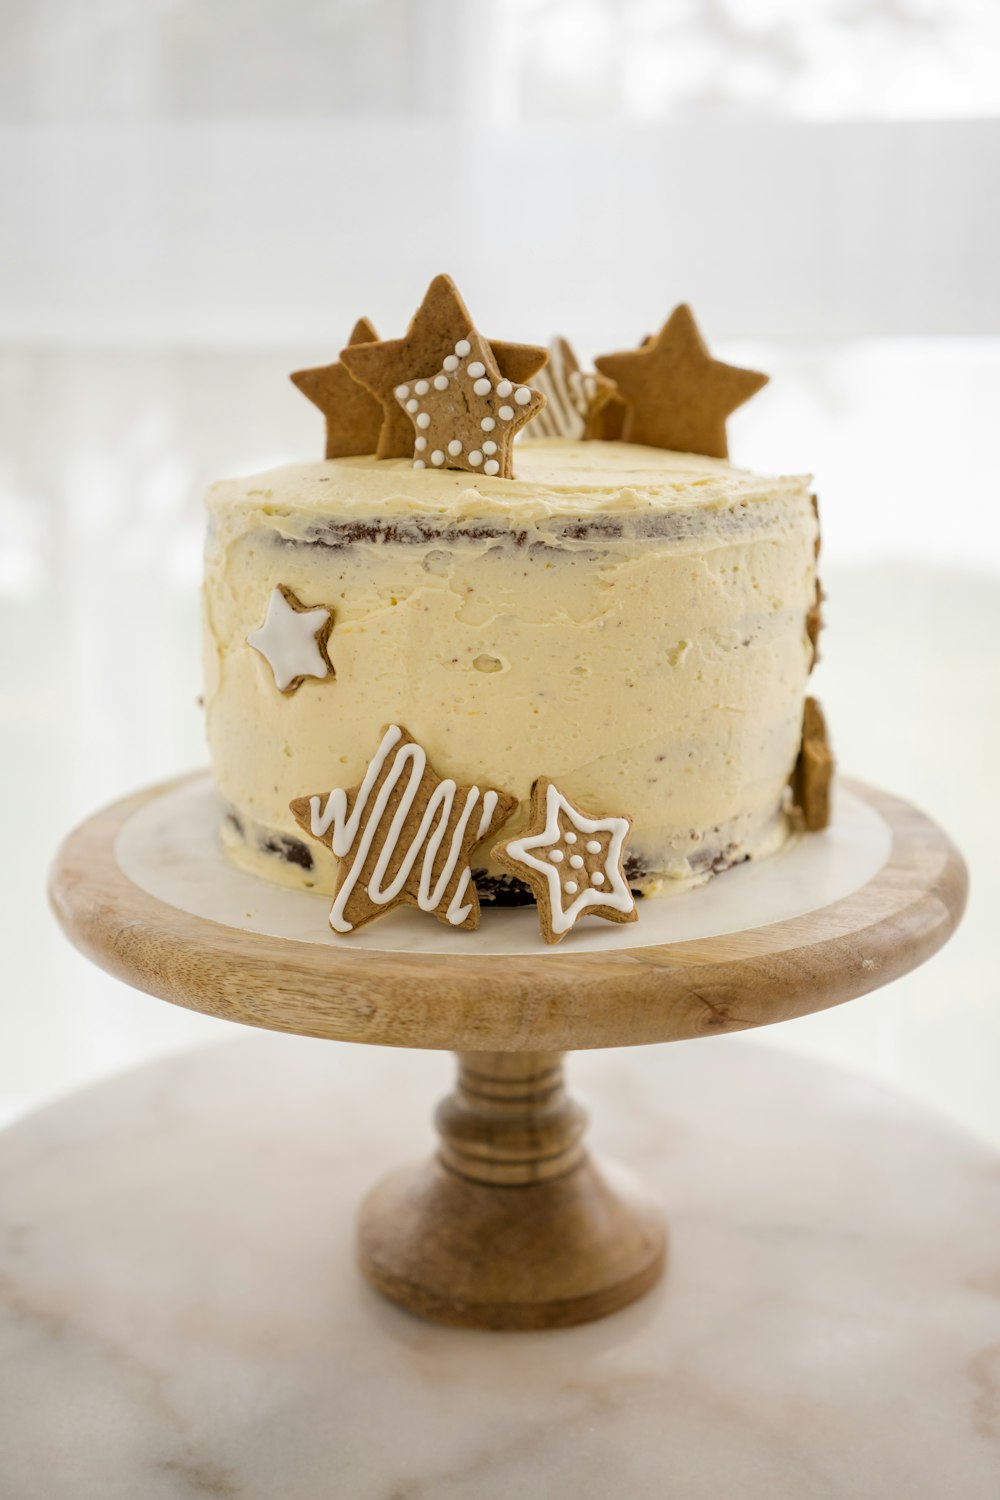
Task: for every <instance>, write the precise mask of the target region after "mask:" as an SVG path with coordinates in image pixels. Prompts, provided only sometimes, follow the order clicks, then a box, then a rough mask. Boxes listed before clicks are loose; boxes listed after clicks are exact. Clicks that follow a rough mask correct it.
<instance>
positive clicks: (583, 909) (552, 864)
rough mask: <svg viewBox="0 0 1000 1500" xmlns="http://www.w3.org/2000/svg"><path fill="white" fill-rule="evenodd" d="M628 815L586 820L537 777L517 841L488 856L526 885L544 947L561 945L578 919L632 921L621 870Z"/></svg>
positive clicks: (631, 899)
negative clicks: (527, 819) (524, 828)
mask: <svg viewBox="0 0 1000 1500" xmlns="http://www.w3.org/2000/svg"><path fill="white" fill-rule="evenodd" d="M631 827H632V819H631V818H629V817H624V816H619V817H596V818H594V817H589V816H588V815H587V814H586V813H584V812H581V810H580V808H578V807H576V806H574V804H573V803H572V802H570V801H569V799H568V798H566V797H564V796H563V794H562V792H560V791H559V789H558V787H557V786H556V785H555V784H554V782H551V781H549V780H548V778H547V777H544V776H540V777H539V778H538V780H537V781H536V782H535V784H534V786H533V787H532V788H531V822H530V824H529V827H528V831H527V833H523V834H521V835H520V837H519V838H514V839H504V840H502V841H501V842H500V843H499V844H494V846H493V848H492V850H491V851H490V854H491V857H492V858H493V859H495V860H496V862H497V864H498V865H502V866H503V868H504V869H505V870H508V871H509V872H510V873H511V874H512V875H516V876H517V877H518V879H519V880H523V881H524V883H525V884H526V885H528V886H530V888H531V890H532V892H533V894H534V897H535V901H536V902H537V905H538V921H539V926H540V927H541V930H542V936H543V937H544V939H545V941H546V942H547V943H558V942H560V941H561V940H562V939H563V938H564V937H565V936H566V934H567V932H569V930H570V928H571V927H572V926H573V925H574V923H575V922H577V921H578V920H579V918H580V917H582V916H585V915H588V914H589V915H590V916H594V917H604V918H605V919H606V920H607V921H609V922H635V921H637V920H638V913H637V911H636V909H635V898H634V897H633V895H632V892H631V891H630V890H629V887H628V882H627V880H626V879H625V872H624V870H623V868H622V861H623V859H624V857H625V843H626V840H627V839H628V836H629V832H630V830H631Z"/></svg>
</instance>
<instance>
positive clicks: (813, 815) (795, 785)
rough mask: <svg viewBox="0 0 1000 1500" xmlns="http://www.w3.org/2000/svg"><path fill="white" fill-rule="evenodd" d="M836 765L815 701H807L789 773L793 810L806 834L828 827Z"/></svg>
mask: <svg viewBox="0 0 1000 1500" xmlns="http://www.w3.org/2000/svg"><path fill="white" fill-rule="evenodd" d="M834 770H835V761H834V758H833V751H832V750H831V749H830V740H829V736H828V734H827V728H826V719H825V717H824V715H823V710H822V709H821V708H820V706H819V703H818V702H817V700H816V699H815V698H807V699H806V701H805V707H804V709H803V712H802V744H801V746H800V749H799V754H798V759H797V760H796V762H795V768H794V770H793V771H792V775H791V781H790V783H789V784H790V786H791V789H792V806H793V807H795V808H797V809H798V811H799V813H800V814H801V816H802V821H803V823H804V824H805V826H806V829H807V831H808V832H809V833H820V832H821V831H822V830H823V829H824V828H827V827H828V826H829V823H830V795H831V790H832V787H833V773H834Z"/></svg>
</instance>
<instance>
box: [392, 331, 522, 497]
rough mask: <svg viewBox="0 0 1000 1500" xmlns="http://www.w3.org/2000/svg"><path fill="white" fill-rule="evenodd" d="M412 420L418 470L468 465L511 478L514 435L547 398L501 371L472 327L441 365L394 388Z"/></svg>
mask: <svg viewBox="0 0 1000 1500" xmlns="http://www.w3.org/2000/svg"><path fill="white" fill-rule="evenodd" d="M393 394H394V395H395V398H396V401H397V402H398V404H399V406H400V407H401V409H402V410H403V411H404V412H405V413H406V415H407V416H408V417H409V419H410V421H411V422H412V423H413V427H414V431H415V433H416V436H415V438H414V445H413V467H414V468H415V469H430V468H437V469H467V470H469V471H470V472H471V473H476V472H477V471H478V472H479V473H482V474H488V475H490V476H494V475H495V476H496V477H497V478H499V479H513V477H514V471H513V447H514V437H515V434H516V433H517V432H519V431H520V429H521V428H522V427H523V426H524V424H525V423H526V422H530V421H531V418H532V417H534V416H536V415H537V413H538V412H540V411H541V409H542V407H543V406H544V405H545V397H544V396H543V395H541V394H540V392H538V391H535V390H532V389H531V387H530V386H527V385H515V384H514V382H513V381H511V380H507V379H505V378H504V377H503V376H502V375H501V374H500V370H499V367H498V366H497V362H496V360H495V359H494V358H493V351H492V349H491V348H490V346H489V344H488V343H487V342H486V340H485V339H484V338H483V336H482V335H481V334H479V333H477V332H476V331H475V329H472V330H471V331H470V332H468V333H467V334H466V335H465V337H464V338H461V339H457V340H456V342H455V345H454V348H453V349H452V351H451V353H450V354H448V355H446V356H445V358H444V361H443V363H442V365H441V368H440V369H439V370H437V371H435V372H434V374H432V375H426V376H423V377H422V378H421V379H418V380H407V381H404V382H403V383H402V384H400V385H398V386H397V387H396V389H395V391H394V393H393Z"/></svg>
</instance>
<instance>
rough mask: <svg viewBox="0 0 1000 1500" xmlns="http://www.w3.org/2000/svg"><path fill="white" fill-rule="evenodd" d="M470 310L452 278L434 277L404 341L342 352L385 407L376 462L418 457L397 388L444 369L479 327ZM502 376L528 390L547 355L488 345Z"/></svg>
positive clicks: (525, 347) (517, 346) (359, 346)
mask: <svg viewBox="0 0 1000 1500" xmlns="http://www.w3.org/2000/svg"><path fill="white" fill-rule="evenodd" d="M474 326H475V325H474V323H473V320H472V318H471V316H470V314H469V310H468V308H467V307H466V305H465V303H464V302H463V301H462V299H461V297H460V296H459V294H458V289H457V287H456V286H455V283H454V282H453V281H452V279H451V277H450V276H435V278H434V280H433V281H432V282H431V284H430V286H429V287H428V288H427V292H426V294H425V296H424V300H423V302H422V303H421V304H420V306H419V307H418V308H417V311H416V312H415V313H414V315H413V318H412V320H411V322H410V326H409V328H408V329H407V330H406V333H405V334H404V336H403V337H402V338H401V339H383V340H382V341H381V342H379V343H369V344H352V345H351V346H350V347H349V348H347V349H344V350H343V351H342V353H341V356H340V357H341V360H342V361H343V363H344V364H345V365H346V367H347V369H348V370H349V371H350V373H351V374H352V375H353V376H354V378H355V380H359V381H360V382H361V384H362V385H363V386H365V387H366V388H367V390H369V391H370V392H371V394H372V395H373V396H374V397H375V399H376V400H377V401H378V402H379V404H380V406H381V408H382V418H383V420H382V428H381V432H380V433H379V440H378V448H377V449H376V457H377V458H408V457H409V456H410V454H412V452H413V432H412V429H411V427H410V422H409V418H408V416H407V414H406V412H405V411H403V410H402V409H401V408H400V406H399V403H398V402H397V400H396V395H395V392H396V388H397V386H400V385H405V384H406V383H407V382H408V381H410V380H412V379H414V377H415V376H418V375H419V374H420V372H422V371H425V370H439V369H440V368H441V366H442V365H443V363H444V361H445V359H446V358H447V356H448V355H449V354H450V353H451V352H452V351H453V349H454V347H455V345H456V344H457V343H458V341H459V339H464V338H465V337H466V336H467V335H468V332H469V329H470V328H472V327H474ZM489 343H490V347H491V348H492V350H493V355H494V358H495V359H496V362H497V366H498V367H499V370H500V373H501V375H504V376H506V378H507V379H508V380H509V381H511V382H512V384H514V385H515V386H521V385H524V384H525V382H526V381H527V380H530V378H531V376H532V375H534V374H535V373H536V372H537V371H538V370H540V369H541V368H542V366H543V365H544V363H545V361H546V359H547V358H548V355H547V353H546V351H545V350H544V349H537V348H535V347H534V345H531V344H505V343H499V342H497V341H495V340H492V339H491V340H489Z"/></svg>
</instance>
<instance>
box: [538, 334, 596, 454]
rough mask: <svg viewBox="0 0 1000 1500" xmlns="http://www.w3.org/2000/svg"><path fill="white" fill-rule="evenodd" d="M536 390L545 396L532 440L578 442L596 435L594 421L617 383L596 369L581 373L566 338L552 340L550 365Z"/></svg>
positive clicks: (546, 367)
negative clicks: (548, 439)
mask: <svg viewBox="0 0 1000 1500" xmlns="http://www.w3.org/2000/svg"><path fill="white" fill-rule="evenodd" d="M534 385H535V389H536V390H538V391H540V392H541V393H542V395H543V396H544V397H545V410H544V411H541V412H539V414H538V417H537V420H536V421H535V423H534V425H533V426H532V428H531V433H530V436H531V437H532V438H543V437H549V438H567V439H568V440H569V441H571V442H572V441H579V440H580V439H581V438H584V437H593V436H594V431H593V428H594V422H595V420H596V418H597V417H598V415H599V414H600V412H602V411H603V410H604V408H605V406H607V404H608V402H609V401H611V400H612V399H613V397H614V394H615V383H614V381H613V380H609V379H608V378H607V376H606V375H600V374H598V372H597V371H596V370H582V369H581V368H580V365H579V362H578V360H577V357H576V355H575V354H574V353H573V350H572V348H571V347H570V345H569V343H568V342H567V340H566V339H562V338H557V339H553V340H552V343H551V344H550V345H549V362H548V364H547V365H546V366H545V368H544V369H543V370H540V371H539V372H538V374H537V375H536V376H535V381H534Z"/></svg>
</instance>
